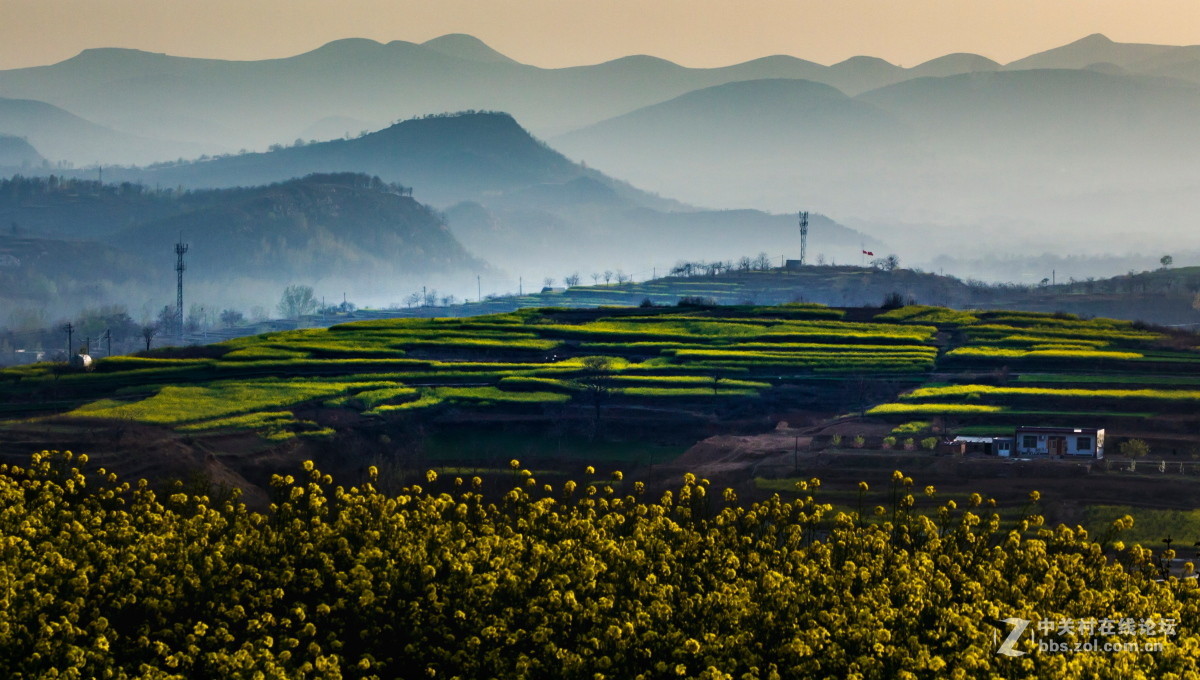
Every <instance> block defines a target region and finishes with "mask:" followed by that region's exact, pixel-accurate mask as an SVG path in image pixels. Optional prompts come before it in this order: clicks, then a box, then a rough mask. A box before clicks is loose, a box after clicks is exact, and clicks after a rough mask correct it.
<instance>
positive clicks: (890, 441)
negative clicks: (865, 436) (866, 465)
mask: <svg viewBox="0 0 1200 680" xmlns="http://www.w3.org/2000/svg"><path fill="white" fill-rule="evenodd" d="M895 445H896V438H895V437H892V436H887V437H884V438H883V448H885V449H890V448H892V447H893V446H895Z"/></svg>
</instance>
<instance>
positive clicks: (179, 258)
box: [175, 235, 188, 339]
mask: <svg viewBox="0 0 1200 680" xmlns="http://www.w3.org/2000/svg"><path fill="white" fill-rule="evenodd" d="M187 251H188V244H186V243H184V242H183V236H182V235H180V237H179V242H178V243H176V244H175V256H176V257H175V274H176V282H175V314H176V317H177V319H178V321H177V322H178V324H179V326H178V329H179V337H180V338H181V339H182V338H183V272H184V270H185V269H187V265H186V264H184V263H183V254H184V253H186V252H187Z"/></svg>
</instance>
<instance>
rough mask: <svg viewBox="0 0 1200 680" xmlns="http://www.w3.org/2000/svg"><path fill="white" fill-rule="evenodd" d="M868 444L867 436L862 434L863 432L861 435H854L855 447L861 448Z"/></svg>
mask: <svg viewBox="0 0 1200 680" xmlns="http://www.w3.org/2000/svg"><path fill="white" fill-rule="evenodd" d="M866 444H867V438H866V437H864V436H862V435H861V434H860V435H855V437H854V448H856V449H861V448H862V447H863V446H866Z"/></svg>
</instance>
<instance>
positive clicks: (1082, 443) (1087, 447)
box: [1075, 437, 1092, 451]
mask: <svg viewBox="0 0 1200 680" xmlns="http://www.w3.org/2000/svg"><path fill="white" fill-rule="evenodd" d="M1075 450H1076V451H1091V450H1092V438H1091V437H1077V438H1076V439H1075Z"/></svg>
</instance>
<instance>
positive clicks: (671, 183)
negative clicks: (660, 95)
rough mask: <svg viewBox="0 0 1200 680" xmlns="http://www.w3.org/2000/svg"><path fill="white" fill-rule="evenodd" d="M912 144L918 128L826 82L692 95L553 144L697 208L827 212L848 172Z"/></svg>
mask: <svg viewBox="0 0 1200 680" xmlns="http://www.w3.org/2000/svg"><path fill="white" fill-rule="evenodd" d="M910 137H911V132H910V130H909V128H908V125H906V124H905V123H904V122H902V121H901V120H899V119H897V118H896V117H894V116H892V115H890V114H889V113H887V112H885V111H883V110H881V109H880V108H879V107H876V106H874V105H873V104H871V103H868V102H864V101H858V100H855V99H852V98H850V97H847V96H846V95H844V94H842V93H841V92H839V91H838V90H836V89H834V88H833V87H830V86H828V85H823V84H820V83H814V82H811V81H805V80H783V79H774V80H756V81H746V82H738V83H730V84H726V85H719V86H716V87H711V88H706V89H704V90H698V91H695V92H690V93H688V94H685V95H683V96H680V97H676V98H675V99H672V100H670V101H668V102H664V103H662V104H656V105H654V106H649V107H646V108H644V109H639V110H638V111H634V112H632V113H628V114H625V115H623V116H619V117H617V118H613V119H611V120H608V121H604V122H603V123H598V124H596V125H593V126H590V127H588V128H585V129H582V130H578V131H576V132H572V133H570V134H567V135H564V136H562V137H558V138H555V139H554V140H553V143H554V145H555V146H556V147H557V148H560V149H562V150H563V151H565V152H566V153H568V154H570V155H572V156H573V157H575V158H581V159H586V160H587V162H588V163H589V164H592V165H595V166H597V167H603V168H605V169H607V170H609V171H611V172H613V173H615V174H617V175H619V176H622V177H625V178H627V179H629V180H630V181H632V182H634V183H635V184H639V185H642V186H651V187H654V188H655V189H656V190H658V191H662V192H665V193H668V194H670V195H674V196H678V197H682V198H684V200H688V201H690V202H695V203H699V204H704V203H708V204H714V203H715V204H717V205H727V204H729V203H731V202H732V201H733V200H734V197H735V196H741V197H743V198H744V200H745V202H746V203H748V204H751V205H766V206H769V207H771V208H772V209H775V210H780V209H784V207H785V206H787V207H793V206H794V207H803V206H812V207H814V208H820V209H821V210H823V211H826V210H829V209H828V207H827V206H829V205H830V204H829V203H828V202H827V201H828V196H829V193H830V192H831V191H837V190H838V187H837V185H838V184H839V183H841V182H844V181H845V177H846V176H847V175H848V174H850V175H853V174H855V173H861V172H870V171H871V169H872V168H873V167H874V166H875V165H876V164H877V163H878V162H879V160H880V158H882V157H886V156H884V155H881V154H889V153H897V151H896V150H897V149H899V148H902V147H904V146H905V145H906V143H907V140H908V139H909V138H910ZM863 198H869V197H863ZM785 201H786V202H785ZM797 202H799V203H797Z"/></svg>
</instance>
